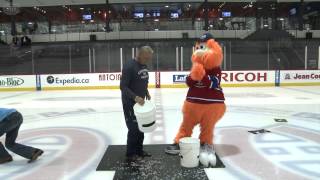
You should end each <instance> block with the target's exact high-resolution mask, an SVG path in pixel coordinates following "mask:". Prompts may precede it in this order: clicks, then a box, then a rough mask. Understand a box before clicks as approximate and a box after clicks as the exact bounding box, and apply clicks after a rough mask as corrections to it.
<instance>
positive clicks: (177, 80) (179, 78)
mask: <svg viewBox="0 0 320 180" xmlns="http://www.w3.org/2000/svg"><path fill="white" fill-rule="evenodd" d="M186 78H187V75H173V83H185V82H186Z"/></svg>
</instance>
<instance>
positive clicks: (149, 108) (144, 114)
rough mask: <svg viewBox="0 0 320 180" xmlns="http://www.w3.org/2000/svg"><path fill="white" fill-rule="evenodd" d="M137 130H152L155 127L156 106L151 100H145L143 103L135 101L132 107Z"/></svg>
mask: <svg viewBox="0 0 320 180" xmlns="http://www.w3.org/2000/svg"><path fill="white" fill-rule="evenodd" d="M133 110H134V114H135V115H136V118H137V122H138V126H139V130H140V131H141V132H145V133H147V132H152V131H153V130H155V129H156V120H155V113H156V107H155V105H154V103H152V102H151V101H145V103H144V105H143V106H141V105H140V104H138V103H136V104H135V105H134V107H133Z"/></svg>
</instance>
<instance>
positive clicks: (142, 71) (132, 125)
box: [120, 46, 153, 161]
mask: <svg viewBox="0 0 320 180" xmlns="http://www.w3.org/2000/svg"><path fill="white" fill-rule="evenodd" d="M152 55H153V50H152V48H151V47H149V46H143V47H141V48H140V49H139V51H138V55H137V57H136V58H135V59H133V60H130V61H129V62H128V63H127V64H125V66H124V67H123V70H122V77H121V82H120V89H121V95H122V105H123V112H124V116H125V120H126V125H127V128H128V135H127V153H126V156H127V159H128V160H129V161H134V160H136V159H138V158H139V157H148V156H151V155H150V154H148V153H147V152H145V151H143V139H144V133H142V132H141V131H140V130H139V128H138V123H137V119H136V116H135V114H134V111H133V106H134V105H135V103H139V104H140V105H143V104H144V99H145V98H146V99H147V100H150V99H151V97H150V94H149V91H148V82H149V74H148V69H147V65H146V64H147V63H148V61H151V59H152Z"/></svg>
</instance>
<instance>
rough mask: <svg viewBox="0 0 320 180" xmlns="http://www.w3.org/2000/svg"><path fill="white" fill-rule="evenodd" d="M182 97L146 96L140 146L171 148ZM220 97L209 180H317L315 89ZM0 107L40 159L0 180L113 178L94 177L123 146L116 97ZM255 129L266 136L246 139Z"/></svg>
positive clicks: (319, 150)
mask: <svg viewBox="0 0 320 180" xmlns="http://www.w3.org/2000/svg"><path fill="white" fill-rule="evenodd" d="M186 93H187V89H150V94H151V96H152V100H153V101H154V102H155V103H156V106H157V115H156V119H157V126H158V128H157V129H156V131H154V132H152V133H150V134H146V138H145V141H144V142H145V144H163V143H172V141H173V138H174V136H175V134H176V133H177V129H178V128H179V125H180V122H181V120H182V113H181V107H182V105H183V102H184V99H185V96H186ZM224 93H225V96H226V104H227V112H226V114H225V116H224V117H223V119H222V120H220V121H219V123H218V124H217V127H216V129H215V150H216V152H217V154H218V155H219V156H220V157H221V159H222V161H223V163H224V164H225V165H226V168H221V169H212V168H211V169H206V173H207V175H208V177H209V179H272V180H276V179H290V180H292V179H320V171H319V169H320V87H319V86H313V87H269V88H261V87H259V88H224ZM0 99H1V100H0V107H8V108H16V109H17V110H19V111H20V112H21V113H22V114H23V116H24V123H23V125H22V127H21V129H20V134H19V138H18V142H21V143H24V144H26V145H31V146H35V147H38V148H42V149H43V150H44V151H45V153H44V155H43V156H42V157H41V158H40V159H39V160H38V161H36V162H35V163H32V164H28V163H27V160H25V159H23V158H21V157H19V156H18V155H13V158H14V161H13V162H10V163H7V164H3V165H0V179H1V180H2V179H75V180H78V179H112V177H113V175H114V172H96V171H95V169H96V167H97V165H98V163H99V162H100V160H101V157H102V156H103V154H104V152H105V150H106V148H107V146H108V145H111V144H112V145H116V144H125V143H126V134H127V128H126V125H125V122H124V117H123V112H122V104H121V94H120V90H83V91H39V92H1V93H0ZM275 119H281V120H280V121H282V120H283V119H285V120H286V121H287V122H276V121H275ZM278 121H279V120H278ZM257 129H267V130H269V131H271V132H270V133H262V134H252V133H249V132H248V131H250V130H257ZM198 134H199V129H198V127H197V128H196V129H195V130H194V133H193V136H194V137H197V136H198ZM0 140H1V141H2V142H4V137H1V138H0Z"/></svg>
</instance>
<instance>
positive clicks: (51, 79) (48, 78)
mask: <svg viewBox="0 0 320 180" xmlns="http://www.w3.org/2000/svg"><path fill="white" fill-rule="evenodd" d="M47 82H48V83H49V84H53V83H54V77H53V76H48V77H47Z"/></svg>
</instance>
